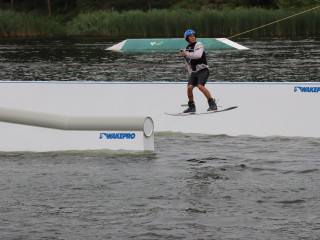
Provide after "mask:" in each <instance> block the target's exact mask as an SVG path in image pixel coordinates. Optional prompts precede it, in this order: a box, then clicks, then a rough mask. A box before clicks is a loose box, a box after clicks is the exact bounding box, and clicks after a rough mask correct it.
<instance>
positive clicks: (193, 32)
mask: <svg viewBox="0 0 320 240" xmlns="http://www.w3.org/2000/svg"><path fill="white" fill-rule="evenodd" d="M191 34H194V35H196V32H195V31H194V30H192V29H189V30H187V31H186V32H185V33H184V39H185V40H186V41H187V42H188V36H189V35H191Z"/></svg>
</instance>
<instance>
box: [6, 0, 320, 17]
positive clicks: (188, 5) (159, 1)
mask: <svg viewBox="0 0 320 240" xmlns="http://www.w3.org/2000/svg"><path fill="white" fill-rule="evenodd" d="M316 5H320V1H318V0H166V1H164V0H0V9H2V10H8V9H11V11H20V12H21V11H23V12H39V13H43V14H48V15H52V14H66V13H68V12H74V13H83V12H92V11H97V10H110V9H112V10H115V11H120V12H121V11H128V10H142V11H149V10H152V9H194V10H201V9H203V8H212V9H223V8H237V7H243V8H251V7H261V8H268V9H279V8H285V9H301V8H309V7H313V6H316Z"/></svg>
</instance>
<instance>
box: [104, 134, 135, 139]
mask: <svg viewBox="0 0 320 240" xmlns="http://www.w3.org/2000/svg"><path fill="white" fill-rule="evenodd" d="M135 137H136V134H135V133H100V136H99V139H103V138H106V139H110V140H111V139H134V138H135Z"/></svg>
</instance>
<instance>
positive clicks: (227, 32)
mask: <svg viewBox="0 0 320 240" xmlns="http://www.w3.org/2000/svg"><path fill="white" fill-rule="evenodd" d="M294 13H296V12H294V11H293V10H283V9H279V10H267V9H262V8H250V9H245V8H237V9H223V10H222V11H221V10H215V9H201V10H199V11H195V10H188V9H183V10H179V9H178V10H151V11H148V12H143V11H138V10H132V11H126V12H116V11H111V10H109V11H95V12H90V13H81V14H79V15H78V16H76V17H75V18H73V20H71V21H70V22H69V23H68V24H67V25H65V24H63V23H61V21H57V20H55V18H54V17H48V16H42V15H38V14H31V13H18V12H11V11H1V10H0V36H50V35H78V36H84V35H86V36H110V37H134V38H146V37H149V38H150V37H163V38H174V37H178V38H180V37H182V35H183V32H184V31H185V30H186V29H190V28H191V29H194V30H196V31H197V33H198V36H199V37H230V36H233V35H235V34H238V33H241V32H244V31H247V30H250V29H253V28H256V27H259V26H262V25H264V24H267V23H270V22H273V21H276V20H279V19H282V18H284V17H287V16H290V15H293V14H294ZM317 35H320V10H314V11H311V12H308V13H305V14H303V15H299V16H296V17H294V18H291V19H288V20H284V21H282V22H280V23H277V24H273V25H271V26H268V27H264V28H262V29H259V30H255V31H253V32H251V33H248V34H246V35H243V36H246V37H275V36H280V37H281V36H292V37H295V36H317Z"/></svg>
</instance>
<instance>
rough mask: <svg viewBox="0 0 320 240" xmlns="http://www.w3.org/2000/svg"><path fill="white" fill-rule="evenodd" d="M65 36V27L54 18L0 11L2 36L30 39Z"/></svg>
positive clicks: (0, 34) (0, 32)
mask: <svg viewBox="0 0 320 240" xmlns="http://www.w3.org/2000/svg"><path fill="white" fill-rule="evenodd" d="M59 34H65V27H64V26H62V25H61V24H59V23H58V22H57V21H55V20H54V19H53V18H50V17H47V16H42V15H39V14H32V13H20V12H11V11H8V10H7V11H2V10H0V36H4V37H15V36H19V37H30V36H53V35H59Z"/></svg>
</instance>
